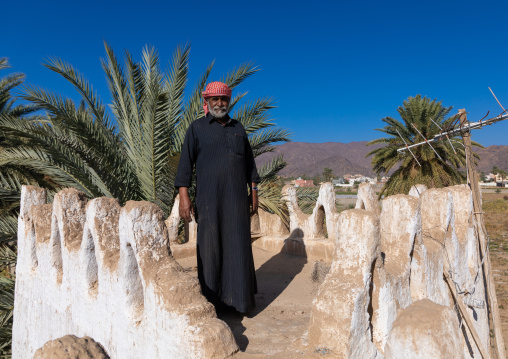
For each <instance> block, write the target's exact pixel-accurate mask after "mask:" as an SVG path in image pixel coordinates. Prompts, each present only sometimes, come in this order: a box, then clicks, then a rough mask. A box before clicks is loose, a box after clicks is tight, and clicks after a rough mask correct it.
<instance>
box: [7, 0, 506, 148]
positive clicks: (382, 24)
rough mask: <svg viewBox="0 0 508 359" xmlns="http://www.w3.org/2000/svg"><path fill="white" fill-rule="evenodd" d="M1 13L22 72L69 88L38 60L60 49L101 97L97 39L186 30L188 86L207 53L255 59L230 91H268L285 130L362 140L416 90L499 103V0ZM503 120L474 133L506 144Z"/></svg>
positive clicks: (132, 44) (80, 5)
mask: <svg viewBox="0 0 508 359" xmlns="http://www.w3.org/2000/svg"><path fill="white" fill-rule="evenodd" d="M2 13H3V16H2V22H1V23H0V29H1V30H2V33H3V34H4V36H2V42H1V45H0V57H8V58H9V59H10V63H11V65H12V67H13V68H12V69H11V70H12V71H19V72H24V73H26V75H27V83H29V84H34V85H38V86H42V87H45V88H48V89H51V90H54V91H56V92H59V93H61V94H63V95H66V96H71V97H73V98H77V97H76V94H75V92H74V90H73V89H72V88H71V87H70V86H69V85H68V84H67V83H66V81H65V80H63V79H61V78H59V77H58V75H56V74H54V73H52V72H51V71H49V70H47V69H45V68H43V67H42V66H41V63H42V62H44V60H45V59H47V58H48V57H50V56H56V57H60V58H62V59H64V60H66V61H68V62H70V63H71V64H72V65H74V66H75V67H76V68H77V69H79V70H80V71H81V72H82V73H83V74H84V75H85V76H86V77H87V78H88V79H89V80H90V81H91V83H92V84H93V85H94V87H95V89H96V90H97V91H98V92H99V94H100V95H101V96H102V98H103V100H104V101H106V102H107V101H108V100H109V98H108V91H107V87H106V82H105V78H104V74H103V72H102V69H101V66H100V58H101V57H103V56H104V47H103V40H106V41H107V42H108V43H109V44H110V45H111V46H112V47H113V48H114V50H115V51H116V53H117V55H122V52H123V50H124V49H127V50H129V51H130V52H131V53H132V54H133V55H134V56H135V58H139V56H140V54H141V50H142V48H143V46H144V45H145V44H151V45H154V46H155V47H156V48H157V49H158V51H159V53H160V57H161V59H162V62H163V64H167V63H168V61H169V60H170V58H171V54H172V52H173V50H174V49H175V47H176V46H177V45H178V44H185V43H187V42H190V43H191V44H192V51H191V60H190V85H191V87H192V86H193V85H194V83H195V80H196V79H197V77H198V76H199V75H200V74H201V73H202V72H203V71H204V69H205V68H206V66H207V65H208V64H209V63H210V62H211V61H212V60H215V67H214V71H213V72H212V76H211V79H212V80H214V79H219V78H220V77H221V75H222V74H223V73H225V72H226V71H227V70H229V69H232V68H234V67H235V66H238V65H239V64H241V63H243V62H246V61H253V62H255V63H256V64H257V65H259V67H260V69H261V71H260V72H258V73H257V74H255V75H254V76H253V77H252V78H250V79H248V80H247V81H246V82H245V83H243V84H242V85H241V86H240V87H239V90H242V91H249V95H248V98H249V99H254V98H256V97H264V96H270V97H273V98H274V99H275V100H276V101H277V106H278V108H277V109H275V110H273V111H272V116H273V117H274V118H275V119H276V123H277V124H278V125H279V126H281V127H285V128H287V129H289V130H290V131H291V132H292V133H293V136H292V137H293V140H294V141H303V142H330V141H334V142H335V141H337V142H351V141H362V140H372V139H375V138H377V137H380V135H381V134H380V133H379V132H376V131H374V129H375V128H379V127H383V125H384V123H383V122H381V118H383V117H385V116H392V117H395V118H398V115H397V112H396V109H397V107H398V106H400V105H401V104H402V101H403V100H404V99H406V98H407V97H408V96H414V95H416V94H422V95H426V96H429V97H431V98H437V99H438V100H443V104H444V105H445V106H453V107H454V109H453V110H452V111H453V112H456V110H458V109H459V108H466V109H467V110H468V111H469V119H470V120H478V119H480V118H481V117H483V116H484V115H485V114H486V112H487V111H491V112H490V113H491V115H494V114H498V113H499V112H500V108H499V106H498V105H497V103H496V102H495V100H494V98H493V97H492V95H491V94H490V92H489V90H488V86H490V87H491V88H492V89H493V90H494V92H495V93H496V95H497V96H498V98H499V99H500V101H501V103H502V104H503V105H504V106H508V81H507V80H508V57H507V53H508V47H507V46H506V45H507V39H508V37H507V35H508V31H507V25H506V24H507V21H506V14H508V2H506V1H483V2H479V1H420V2H412V1H348V2H342V1H276V0H272V1H246V0H239V1H192V0H190V1H150V0H145V1H131V0H124V1H95V0H88V1H81V0H78V1H68V0H67V1H45V2H42V1H24V2H15V1H10V2H5V3H4V4H2ZM4 73H5V72H4ZM505 122H506V123H505ZM505 122H502V123H499V124H496V125H494V126H491V127H487V128H484V129H482V130H479V131H476V132H474V133H473V139H474V140H476V141H478V142H480V143H482V144H484V145H486V146H487V145H508V136H507V133H508V121H505Z"/></svg>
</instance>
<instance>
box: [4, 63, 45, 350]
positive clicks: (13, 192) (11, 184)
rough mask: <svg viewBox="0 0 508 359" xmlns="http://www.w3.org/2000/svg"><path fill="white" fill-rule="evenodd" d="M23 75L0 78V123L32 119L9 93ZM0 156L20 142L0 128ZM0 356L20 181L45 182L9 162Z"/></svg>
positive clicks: (8, 318)
mask: <svg viewBox="0 0 508 359" xmlns="http://www.w3.org/2000/svg"><path fill="white" fill-rule="evenodd" d="M7 68H9V64H8V62H7V59H6V58H1V59H0V70H5V69H7ZM24 79H25V76H24V75H23V74H11V75H7V76H5V77H3V78H1V79H0V124H1V123H3V122H4V120H6V119H11V118H12V119H16V120H18V121H22V120H23V121H31V120H33V119H34V117H30V114H31V113H32V112H33V111H34V109H35V108H34V106H31V105H16V104H15V101H16V99H15V98H14V97H12V95H11V92H12V91H13V90H14V89H15V88H16V87H18V86H19V85H21V84H22V83H23V81H24ZM0 133H1V134H2V135H0V159H1V158H3V155H4V153H5V151H6V149H7V148H9V147H13V146H17V145H22V144H23V139H19V138H16V137H13V136H10V135H9V134H7V133H5V132H3V131H0ZM0 168H1V170H0V358H10V357H11V343H12V314H13V309H14V283H15V271H14V266H15V265H16V251H17V248H16V239H17V218H18V214H19V199H20V193H21V185H22V184H45V185H47V186H48V187H50V188H51V185H50V183H48V181H46V180H45V179H44V176H42V175H40V174H36V173H34V172H33V171H23V170H22V168H20V167H19V166H16V165H12V164H2V165H1V166H0Z"/></svg>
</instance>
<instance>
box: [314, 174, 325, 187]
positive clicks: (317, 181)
mask: <svg viewBox="0 0 508 359" xmlns="http://www.w3.org/2000/svg"><path fill="white" fill-rule="evenodd" d="M321 182H323V179H322V178H321V177H319V175H315V176H314V177H312V183H313V184H314V186H319V184H320V183H321Z"/></svg>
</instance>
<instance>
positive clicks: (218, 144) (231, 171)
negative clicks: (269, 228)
mask: <svg viewBox="0 0 508 359" xmlns="http://www.w3.org/2000/svg"><path fill="white" fill-rule="evenodd" d="M203 98H204V105H203V107H204V110H205V116H204V117H201V118H198V119H197V120H195V121H194V122H192V123H191V125H190V126H189V129H188V130H187V133H186V135H185V140H184V143H183V147H182V153H181V156H180V162H179V164H178V172H177V175H176V180H175V187H176V188H178V189H179V194H180V208H179V210H180V216H181V217H182V218H183V219H184V220H186V221H190V220H191V214H194V209H193V207H192V204H191V201H190V199H189V194H188V188H189V187H190V186H191V180H192V173H193V167H194V166H195V168H196V211H195V217H196V221H197V223H198V238H197V262H198V278H199V282H200V284H201V290H202V292H203V294H204V295H205V296H206V298H207V299H208V300H209V301H211V302H212V303H214V304H215V305H216V306H222V305H223V304H225V305H227V306H232V307H234V308H235V309H236V310H237V311H239V312H241V313H246V312H248V311H249V310H250V309H252V308H253V307H254V306H255V301H254V294H255V293H256V292H257V284H256V275H255V270H254V260H253V258H252V247H251V240H250V215H249V214H252V213H255V212H256V211H257V207H258V198H257V187H256V183H259V181H260V179H259V175H258V173H257V170H256V164H255V163H254V156H253V154H252V149H251V147H250V144H249V141H248V138H247V133H246V132H245V129H244V127H243V126H242V124H241V123H240V122H238V121H236V120H234V119H232V118H230V117H229V115H228V110H229V103H230V100H231V89H230V88H229V87H228V86H227V85H226V84H224V83H221V82H212V83H209V84H208V86H206V90H205V91H204V92H203ZM247 186H250V187H251V197H250V201H249V196H248V191H247ZM249 202H250V204H251V205H252V210H251V211H250V213H249Z"/></svg>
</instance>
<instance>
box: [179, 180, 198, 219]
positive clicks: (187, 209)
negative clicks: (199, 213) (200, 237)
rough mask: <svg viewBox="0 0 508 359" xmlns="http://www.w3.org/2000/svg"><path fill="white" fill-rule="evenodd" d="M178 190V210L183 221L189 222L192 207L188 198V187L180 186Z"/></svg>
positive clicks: (192, 211)
mask: <svg viewBox="0 0 508 359" xmlns="http://www.w3.org/2000/svg"><path fill="white" fill-rule="evenodd" d="M178 192H179V193H180V205H179V206H178V212H179V213H180V217H181V218H183V220H184V221H186V222H190V221H191V220H192V217H191V213H192V215H194V208H193V207H192V202H191V200H190V198H189V191H188V188H187V187H180V188H179V189H178Z"/></svg>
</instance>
